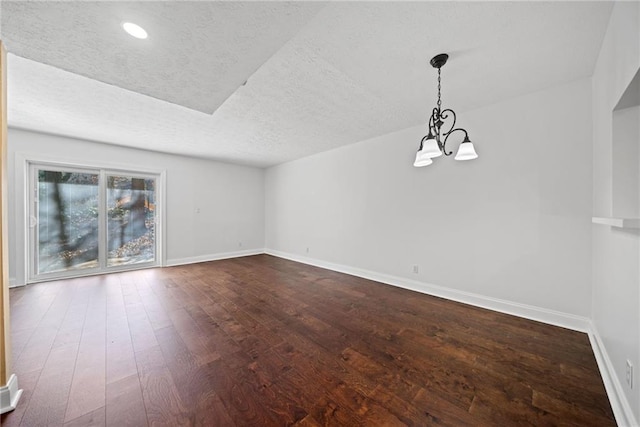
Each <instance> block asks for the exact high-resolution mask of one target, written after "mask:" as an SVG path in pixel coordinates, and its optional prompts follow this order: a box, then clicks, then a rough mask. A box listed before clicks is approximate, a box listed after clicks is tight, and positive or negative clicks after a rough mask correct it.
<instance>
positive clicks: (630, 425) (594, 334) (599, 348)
mask: <svg viewBox="0 0 640 427" xmlns="http://www.w3.org/2000/svg"><path fill="white" fill-rule="evenodd" d="M590 326H591V327H590V330H589V341H590V342H591V348H593V354H594V355H595V357H596V362H598V368H599V369H600V375H601V376H602V382H603V383H604V387H605V389H606V390H607V395H608V396H609V403H611V409H612V410H613V415H614V416H615V417H616V423H618V425H619V426H620V427H637V426H638V425H640V424H638V422H637V421H636V418H635V415H634V414H633V410H632V409H631V406H630V405H629V401H628V400H627V398H626V396H625V394H624V389H623V387H622V384H621V383H620V380H619V379H618V376H617V375H616V371H615V370H614V368H613V364H612V363H611V359H610V358H609V354H608V353H607V349H606V347H605V346H604V343H603V342H602V338H600V334H599V333H598V330H597V329H596V327H595V325H594V324H593V323H591V325H590Z"/></svg>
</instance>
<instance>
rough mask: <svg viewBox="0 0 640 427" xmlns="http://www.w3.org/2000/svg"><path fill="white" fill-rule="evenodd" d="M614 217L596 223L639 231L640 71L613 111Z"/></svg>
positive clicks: (598, 220) (599, 219)
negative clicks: (637, 229)
mask: <svg viewBox="0 0 640 427" xmlns="http://www.w3.org/2000/svg"><path fill="white" fill-rule="evenodd" d="M612 121H613V122H612V125H613V135H612V142H613V146H612V147H611V148H612V152H611V154H612V156H611V161H612V165H611V171H612V177H611V178H612V180H611V184H612V192H611V194H612V200H611V216H612V217H611V218H593V222H594V223H598V224H605V225H611V226H614V227H623V228H640V69H639V70H638V72H636V75H635V76H634V78H633V79H632V80H631V83H630V84H629V86H628V87H627V89H626V90H625V91H624V93H623V95H622V97H621V98H620V100H619V101H618V103H617V104H616V106H615V108H614V109H613V112H612Z"/></svg>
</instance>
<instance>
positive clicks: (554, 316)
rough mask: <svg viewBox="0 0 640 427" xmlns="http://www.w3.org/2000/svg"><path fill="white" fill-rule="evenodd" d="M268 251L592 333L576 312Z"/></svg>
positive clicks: (385, 282)
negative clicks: (551, 308) (566, 311)
mask: <svg viewBox="0 0 640 427" xmlns="http://www.w3.org/2000/svg"><path fill="white" fill-rule="evenodd" d="M265 253H266V254H268V255H273V256H276V257H279V258H285V259H288V260H291V261H296V262H301V263H303V264H309V265H313V266H316V267H321V268H326V269H328V270H333V271H337V272H339V273H346V274H350V275H352V276H357V277H362V278H364V279H369V280H374V281H376V282H380V283H384V284H387V285H392V286H397V287H400V288H404V289H409V290H412V291H416V292H420V293H423V294H427V295H433V296H436V297H440V298H445V299H448V300H452V301H456V302H461V303H464V304H469V305H473V306H476V307H481V308H486V309H489V310H493V311H498V312H500V313H506V314H511V315H513V316H518V317H523V318H525V319H529V320H535V321H537V322H542V323H547V324H550V325H554V326H560V327H563V328H567V329H572V330H574V331H579V332H589V330H590V324H591V321H590V320H589V318H588V317H583V316H577V315H574V314H569V313H563V312H560V311H556V310H550V309H547V308H542V307H536V306H533V305H527V304H521V303H517V302H513V301H507V300H503V299H499V298H492V297H487V296H484V295H480V294H474V293H471V292H465V291H460V290H456V289H451V288H446V287H443V286H438V285H434V284H431V283H425V282H419V281H417V280H411V279H406V278H404V277H398V276H392V275H388V274H383V273H378V272H375V271H370V270H365V269H361V268H356V267H349V266H346V265H342V264H335V263H331V262H327V261H322V260H319V259H315V258H309V257H304V256H300V255H295V254H291V253H288V252H282V251H278V250H274V249H268V248H267V249H265Z"/></svg>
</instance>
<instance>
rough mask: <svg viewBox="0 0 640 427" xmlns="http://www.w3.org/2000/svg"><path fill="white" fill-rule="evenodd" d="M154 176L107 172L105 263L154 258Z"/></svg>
mask: <svg viewBox="0 0 640 427" xmlns="http://www.w3.org/2000/svg"><path fill="white" fill-rule="evenodd" d="M155 187H156V180H155V179H154V178H140V177H139V178H134V177H132V176H122V175H107V212H108V222H107V245H108V252H107V266H108V267H112V266H117V265H131V264H144V263H148V262H154V261H155V259H156V239H155V229H156V209H155V206H156V203H155V200H156V197H155V194H156V193H155Z"/></svg>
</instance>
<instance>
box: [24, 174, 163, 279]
mask: <svg viewBox="0 0 640 427" xmlns="http://www.w3.org/2000/svg"><path fill="white" fill-rule="evenodd" d="M30 171H31V172H30V175H29V176H30V185H29V188H31V189H32V192H31V195H32V196H31V197H30V199H29V200H30V218H29V235H30V238H29V242H30V243H29V253H30V260H31V261H30V267H29V277H30V281H37V280H44V279H48V278H63V277H71V276H78V275H84V274H93V273H100V272H108V271H114V270H123V269H127V268H132V267H139V266H147V265H149V266H151V265H156V264H157V260H158V250H157V248H158V237H157V219H158V215H159V212H158V210H157V199H158V188H157V186H158V179H157V178H158V176H156V175H147V174H137V173H134V172H131V173H116V172H112V171H107V170H92V169H76V168H65V167H58V166H46V165H36V164H34V165H32V166H31V168H30Z"/></svg>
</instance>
